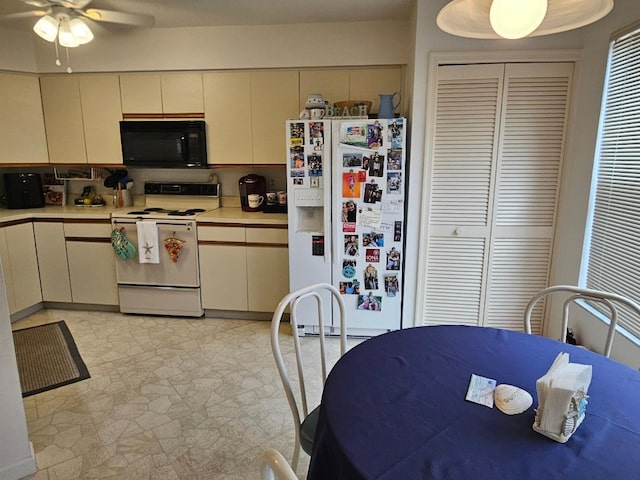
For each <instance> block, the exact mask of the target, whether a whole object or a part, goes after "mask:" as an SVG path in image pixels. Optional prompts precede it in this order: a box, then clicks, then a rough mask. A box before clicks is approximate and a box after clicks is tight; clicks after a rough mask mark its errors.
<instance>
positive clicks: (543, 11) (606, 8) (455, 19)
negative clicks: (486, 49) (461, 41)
mask: <svg viewBox="0 0 640 480" xmlns="http://www.w3.org/2000/svg"><path fill="white" fill-rule="evenodd" d="M612 9H613V0H452V1H451V2H449V3H448V4H447V5H445V6H444V7H442V10H440V13H439V14H438V17H437V19H436V23H437V24H438V27H440V29H441V30H443V31H445V32H447V33H450V34H451V35H457V36H459V37H467V38H485V39H495V38H507V39H516V38H524V37H537V36H540V35H551V34H553V33H560V32H566V31H568V30H573V29H576V28H580V27H584V26H585V25H589V24H591V23H593V22H596V21H598V20H600V19H601V18H602V17H604V16H605V15H607V14H608V13H609V12H610V11H611V10H612Z"/></svg>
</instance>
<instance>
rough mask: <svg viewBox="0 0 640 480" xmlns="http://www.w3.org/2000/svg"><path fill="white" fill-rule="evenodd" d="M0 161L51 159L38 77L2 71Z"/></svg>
mask: <svg viewBox="0 0 640 480" xmlns="http://www.w3.org/2000/svg"><path fill="white" fill-rule="evenodd" d="M0 112H4V113H5V114H4V115H2V116H1V117H0V145H2V154H0V164H4V163H11V164H13V163H49V154H48V151H47V137H46V134H45V129H44V117H43V113H42V101H41V98H40V84H39V82H38V77H36V76H32V75H21V74H20V75H18V74H12V73H0Z"/></svg>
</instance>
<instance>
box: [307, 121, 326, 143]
mask: <svg viewBox="0 0 640 480" xmlns="http://www.w3.org/2000/svg"><path fill="white" fill-rule="evenodd" d="M309 145H313V148H314V150H318V149H322V145H324V123H322V122H309Z"/></svg>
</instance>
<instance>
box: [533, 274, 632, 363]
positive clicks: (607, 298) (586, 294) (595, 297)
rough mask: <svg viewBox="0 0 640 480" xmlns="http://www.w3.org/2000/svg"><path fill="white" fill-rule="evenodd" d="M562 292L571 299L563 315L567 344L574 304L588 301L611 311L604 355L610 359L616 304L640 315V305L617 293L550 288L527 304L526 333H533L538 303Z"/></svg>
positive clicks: (564, 286)
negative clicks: (532, 321)
mask: <svg viewBox="0 0 640 480" xmlns="http://www.w3.org/2000/svg"><path fill="white" fill-rule="evenodd" d="M557 292H562V293H568V294H569V297H568V298H567V299H566V300H565V302H564V308H563V313H562V339H561V340H562V341H563V342H566V332H567V327H568V326H569V306H570V305H571V303H573V302H577V301H578V300H587V301H591V302H597V303H600V304H603V305H605V306H606V307H607V308H608V309H609V331H608V333H607V340H606V342H605V346H604V352H603V354H604V355H605V356H606V357H608V356H609V355H611V347H612V346H613V336H614V334H615V331H616V324H617V323H618V310H617V306H616V304H622V305H625V306H627V307H628V308H630V309H631V310H633V311H634V312H635V313H637V314H638V315H640V305H638V304H637V303H636V302H634V301H633V300H630V299H629V298H627V297H623V296H622V295H618V294H615V293H608V292H603V291H599V290H591V289H588V288H579V287H574V286H572V285H555V286H553V287H548V288H545V289H544V290H542V291H541V292H539V293H538V294H536V295H535V296H534V297H533V298H532V299H531V300H530V301H529V303H528V304H527V307H526V308H525V310H524V330H525V332H526V333H529V334H530V333H531V312H532V311H533V309H534V307H535V306H536V303H538V301H540V300H542V299H543V298H545V297H547V296H548V295H551V294H553V293H557Z"/></svg>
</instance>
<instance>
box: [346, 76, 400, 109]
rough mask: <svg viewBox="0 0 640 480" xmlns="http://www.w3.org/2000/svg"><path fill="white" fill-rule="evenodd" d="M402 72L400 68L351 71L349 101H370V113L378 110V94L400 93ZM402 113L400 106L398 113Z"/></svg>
mask: <svg viewBox="0 0 640 480" xmlns="http://www.w3.org/2000/svg"><path fill="white" fill-rule="evenodd" d="M402 76H403V71H402V68H401V67H387V68H362V69H355V70H351V72H350V82H349V99H350V100H371V101H372V102H373V104H372V105H371V111H372V112H374V113H378V110H379V109H380V97H379V96H378V95H379V94H380V93H394V92H400V93H401V92H402V91H403V89H402V84H403V78H402ZM401 111H402V104H400V107H398V113H399V112H401Z"/></svg>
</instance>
